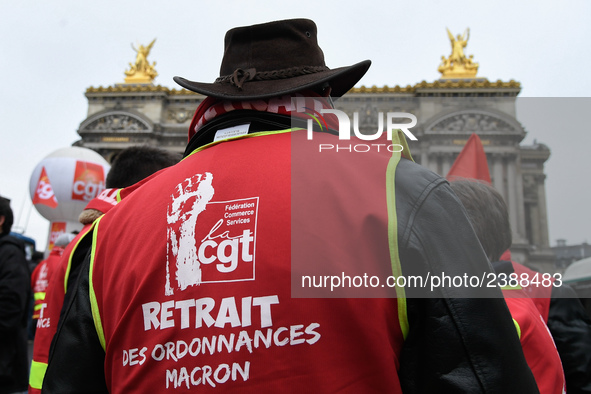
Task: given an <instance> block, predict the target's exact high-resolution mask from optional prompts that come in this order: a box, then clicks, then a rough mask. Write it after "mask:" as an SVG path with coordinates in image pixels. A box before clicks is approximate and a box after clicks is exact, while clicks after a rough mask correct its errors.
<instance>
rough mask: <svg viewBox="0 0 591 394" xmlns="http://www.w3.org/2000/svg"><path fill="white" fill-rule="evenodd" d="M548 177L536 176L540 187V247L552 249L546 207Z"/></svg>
mask: <svg viewBox="0 0 591 394" xmlns="http://www.w3.org/2000/svg"><path fill="white" fill-rule="evenodd" d="M545 181H546V175H544V174H539V175H537V176H536V183H537V186H538V214H539V223H540V246H541V247H543V248H549V247H550V237H549V234H548V211H547V206H546V187H545Z"/></svg>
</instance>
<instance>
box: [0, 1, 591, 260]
mask: <svg viewBox="0 0 591 394" xmlns="http://www.w3.org/2000/svg"><path fill="white" fill-rule="evenodd" d="M590 15H591V2H589V1H588V0H566V1H561V2H556V1H547V0H538V1H515V0H497V1H494V2H493V1H490V2H486V3H485V2H467V1H455V0H446V1H436V0H432V1H403V2H402V1H372V0H365V1H342V0H341V1H318V0H315V1H305V0H304V1H298V2H280V1H277V0H274V1H225V0H220V1H217V2H205V1H202V2H199V1H197V0H192V1H185V0H166V1H149V0H144V1H136V0H134V1H125V0H116V1H114V0H103V1H100V2H88V1H79V0H75V1H74V0H60V1H48V2H42V1H31V0H21V1H18V2H15V1H9V0H0V82H1V89H0V133H1V139H0V168H1V170H0V171H1V174H2V175H1V177H0V195H3V196H6V197H8V198H10V199H11V200H12V208H13V210H14V211H15V215H16V216H17V218H16V221H15V224H16V225H17V226H18V227H20V228H23V227H26V231H25V234H27V235H29V236H32V237H33V238H35V239H36V240H37V242H38V249H42V248H44V247H45V245H46V238H47V233H48V226H49V223H48V221H47V220H45V219H44V218H43V217H41V216H40V215H39V214H38V213H37V211H36V210H35V209H34V208H32V203H31V198H30V196H29V191H28V185H29V178H30V176H31V173H32V172H33V169H34V168H35V166H36V165H37V164H38V163H39V161H41V160H42V159H43V158H44V157H45V156H47V155H48V154H50V153H52V152H53V151H55V150H57V149H59V148H62V147H65V146H69V145H71V144H72V143H73V142H74V141H76V140H78V139H79V136H78V134H77V133H76V130H77V129H78V126H79V125H80V123H81V122H82V121H83V120H84V119H85V118H86V114H87V110H88V102H87V100H86V98H85V97H84V92H85V91H86V89H87V88H88V87H90V86H93V87H98V86H110V85H114V84H115V83H121V82H123V79H124V77H125V75H124V70H125V69H127V68H128V63H129V62H133V61H134V60H135V52H134V51H133V49H132V48H131V45H132V44H134V45H135V46H136V47H137V46H138V44H143V45H147V44H148V43H149V42H151V41H152V40H153V39H154V38H156V43H155V45H154V47H153V49H152V52H151V53H150V56H149V60H150V61H156V70H157V71H158V73H159V76H158V77H157V78H156V80H155V83H156V84H159V85H162V86H166V87H169V88H178V86H176V84H175V83H174V81H173V80H172V77H173V76H175V75H179V76H183V77H186V78H188V79H192V80H197V81H204V82H212V81H213V80H214V79H215V78H216V77H217V76H218V72H219V63H220V60H221V57H222V49H223V37H224V34H225V32H226V31H227V30H228V29H230V28H232V27H235V26H243V25H250V24H254V23H262V22H267V21H271V20H276V19H287V18H295V17H306V18H310V19H313V20H315V22H316V23H317V25H318V36H319V43H320V45H321V47H322V48H323V50H324V54H325V58H326V62H327V65H328V66H329V67H333V68H334V67H340V66H345V65H350V64H353V63H356V62H358V61H361V60H364V59H371V60H372V62H373V64H372V67H371V68H370V70H369V72H368V73H367V74H366V76H365V77H364V78H363V79H362V80H361V81H360V83H359V85H358V86H360V85H366V86H371V85H377V86H384V85H388V86H395V85H401V86H406V85H414V84H416V83H418V82H421V81H423V80H425V81H428V82H431V81H434V80H436V79H438V78H439V75H440V74H439V73H438V72H437V66H438V65H439V62H440V59H441V56H443V55H445V56H448V55H449V52H450V43H449V39H448V37H447V33H446V27H448V28H449V29H450V30H451V31H452V33H454V34H458V33H463V32H464V30H465V29H466V28H467V27H469V28H470V40H469V42H468V46H467V48H466V49H465V51H466V53H467V54H468V55H470V54H472V55H474V60H475V61H476V62H478V63H480V69H479V71H478V76H479V77H486V78H488V79H489V80H492V81H496V80H498V79H500V80H503V81H509V80H511V79H514V80H516V81H519V82H521V85H522V91H521V94H520V97H553V98H561V99H556V100H552V101H550V104H549V105H547V107H549V108H550V109H551V110H544V111H539V113H538V114H531V113H529V114H523V115H521V114H519V113H518V120H520V121H521V123H522V124H523V125H524V127H525V128H526V131H527V132H528V135H527V137H526V139H525V140H524V141H523V143H526V144H527V143H532V141H533V140H534V139H536V140H537V141H538V142H542V143H545V144H546V145H548V146H549V147H550V149H551V151H552V156H551V158H550V159H549V161H548V162H547V163H546V174H547V179H546V191H547V196H548V213H549V229H550V239H551V244H552V245H554V244H555V240H556V239H557V238H565V239H567V240H568V242H569V243H570V244H575V243H581V242H583V241H591V226H590V223H591V210H590V209H589V201H591V191H590V190H591V176H590V175H589V168H591V166H590V159H589V154H588V150H589V148H590V147H591V127H590V126H589V122H588V121H586V119H585V117H586V115H587V114H589V113H591V99H588V98H586V97H588V96H590V92H591V77H590V73H591V51H590V42H591V24H590V23H589V16H590ZM572 97H576V98H577V99H575V100H572V99H570V100H569V99H562V98H572ZM554 103H556V105H554ZM554 107H556V110H554Z"/></svg>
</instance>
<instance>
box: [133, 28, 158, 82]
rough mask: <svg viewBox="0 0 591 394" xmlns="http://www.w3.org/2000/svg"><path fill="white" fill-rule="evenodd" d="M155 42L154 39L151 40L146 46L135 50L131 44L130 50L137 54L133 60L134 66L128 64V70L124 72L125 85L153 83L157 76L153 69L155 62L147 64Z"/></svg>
mask: <svg viewBox="0 0 591 394" xmlns="http://www.w3.org/2000/svg"><path fill="white" fill-rule="evenodd" d="M155 42H156V39H154V40H152V42H151V43H150V44H149V45H147V46H143V45H140V46H139V48H137V49H136V48H135V47H134V46H133V44H131V48H132V49H133V50H134V51H136V52H137V56H136V58H135V64H132V63H129V70H126V71H125V75H127V77H126V78H125V83H140V84H147V83H152V82H153V81H154V78H156V76H157V75H158V73H157V72H156V70H155V69H154V66H155V65H156V62H154V63H152V64H150V62H148V55H149V54H150V51H151V50H152V47H153V46H154V43H155Z"/></svg>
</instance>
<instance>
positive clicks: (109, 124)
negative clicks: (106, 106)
mask: <svg viewBox="0 0 591 394" xmlns="http://www.w3.org/2000/svg"><path fill="white" fill-rule="evenodd" d="M148 130H149V128H148V126H147V125H146V124H144V123H143V122H141V121H140V120H139V119H137V118H134V117H132V116H130V115H125V114H109V115H105V116H102V117H100V118H98V119H96V120H95V121H93V122H91V123H89V124H88V125H86V127H84V128H83V129H82V130H81V131H82V132H85V131H103V132H104V131H110V132H127V133H133V132H143V131H148Z"/></svg>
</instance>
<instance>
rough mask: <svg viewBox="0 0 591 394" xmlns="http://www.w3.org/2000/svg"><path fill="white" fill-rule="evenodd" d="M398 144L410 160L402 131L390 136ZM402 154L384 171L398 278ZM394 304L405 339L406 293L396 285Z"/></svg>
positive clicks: (394, 271) (395, 154)
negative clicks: (397, 179) (398, 189)
mask: <svg viewBox="0 0 591 394" xmlns="http://www.w3.org/2000/svg"><path fill="white" fill-rule="evenodd" d="M395 143H396V144H400V145H402V147H403V153H404V154H405V156H407V157H409V158H411V159H412V157H411V156H410V151H408V145H407V144H406V139H405V138H404V135H403V134H402V131H400V130H398V132H397V134H396V135H393V136H392V144H395ZM401 153H402V152H393V153H392V157H391V158H390V160H389V161H388V167H387V169H386V198H387V200H386V201H387V208H388V244H389V247H390V264H391V266H392V275H393V276H394V277H399V276H401V275H402V266H401V265H400V256H399V254H398V219H397V215H396V193H395V185H396V182H395V175H396V166H397V165H398V163H399V162H400V158H401V157H402V154H401ZM395 289H396V298H397V299H396V302H397V304H398V321H399V323H400V330H401V331H402V336H403V337H404V339H406V336H407V335H408V330H409V324H408V313H407V307H406V292H405V290H404V287H399V286H398V285H396V287H395Z"/></svg>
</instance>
